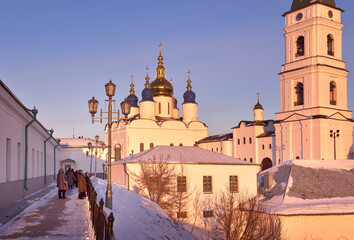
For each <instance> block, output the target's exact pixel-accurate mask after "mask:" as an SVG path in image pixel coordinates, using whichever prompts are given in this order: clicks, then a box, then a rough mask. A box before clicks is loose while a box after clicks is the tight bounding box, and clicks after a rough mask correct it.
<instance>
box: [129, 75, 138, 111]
mask: <svg viewBox="0 0 354 240" xmlns="http://www.w3.org/2000/svg"><path fill="white" fill-rule="evenodd" d="M131 79H132V83H131V84H130V94H129V96H128V97H127V101H128V102H129V103H130V106H132V107H139V106H138V97H137V96H136V95H135V90H134V84H133V74H132V75H131Z"/></svg>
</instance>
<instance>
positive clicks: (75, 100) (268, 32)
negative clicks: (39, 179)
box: [0, 0, 354, 139]
mask: <svg viewBox="0 0 354 240" xmlns="http://www.w3.org/2000/svg"><path fill="white" fill-rule="evenodd" d="M291 4H292V1H291V0H272V1H261V0H256V1H231V0H230V1H211V0H200V1H199V0H198V1H197V0H196V1H184V0H181V1H162V0H161V1H160V0H156V1H137V0H132V1H113V0H112V1H110V0H107V1H92V0H85V1H83V0H77V1H70V0H62V1H47V0H33V1H28V0H3V1H0V30H1V32H0V33H1V37H0V79H1V80H2V81H3V82H4V83H5V84H6V85H7V86H8V87H9V88H10V90H11V91H12V92H13V93H14V94H15V95H16V96H17V97H18V98H19V99H20V101H21V102H22V103H23V104H24V105H25V106H26V107H27V108H33V106H36V108H37V109H38V111H39V112H38V115H37V117H38V120H39V121H40V122H41V123H42V124H43V125H44V126H45V127H47V128H48V129H50V128H51V127H53V129H54V137H61V138H64V137H72V135H73V128H75V137H78V136H84V137H88V138H94V136H95V135H96V134H99V135H100V137H101V139H103V137H104V126H105V124H104V123H103V124H100V123H95V124H93V125H92V123H91V118H90V114H89V112H88V104H87V101H88V100H89V99H90V98H91V97H92V96H95V98H96V99H97V100H99V109H100V108H104V100H105V99H107V97H106V96H105V90H104V85H105V84H106V83H107V82H108V81H109V80H110V79H112V81H113V82H114V83H115V84H116V85H117V90H116V95H115V96H114V97H113V99H114V100H116V101H117V103H120V102H121V101H123V100H124V98H125V97H127V96H128V95H129V89H130V82H131V79H130V76H131V74H133V75H134V84H135V90H136V95H137V96H138V98H139V101H140V100H141V91H142V90H143V88H144V83H145V79H144V78H145V75H146V70H145V68H146V67H147V66H148V67H149V69H150V70H149V75H150V78H151V80H153V79H154V78H155V76H156V70H155V68H156V66H157V57H158V53H159V47H158V45H159V43H160V42H161V43H162V55H163V57H164V64H165V68H166V78H167V79H170V78H173V86H174V93H175V96H176V98H177V100H178V108H179V109H180V115H181V112H182V106H181V103H182V102H183V93H184V92H185V91H186V81H187V78H188V74H187V71H188V70H189V69H190V71H191V80H192V87H193V91H194V92H195V93H196V95H197V98H196V101H197V103H198V110H199V120H200V121H202V122H204V123H205V124H206V125H207V126H208V127H209V130H208V133H209V134H210V135H212V134H219V133H229V132H231V128H232V127H234V126H236V125H238V123H239V121H241V120H252V119H253V112H252V109H253V107H254V105H255V104H256V102H257V96H256V93H257V92H260V102H261V104H262V105H263V108H264V117H265V119H275V113H276V112H278V111H279V109H280V105H279V99H280V98H279V95H280V93H279V77H278V73H279V72H280V71H281V65H282V64H283V63H284V56H285V52H284V37H283V28H284V18H283V17H282V16H281V15H282V14H283V13H284V12H286V11H288V10H290V7H291ZM336 4H337V7H339V8H342V9H344V10H345V12H344V13H343V14H342V23H343V24H344V28H343V31H344V32H343V60H344V61H345V62H346V69H347V70H349V75H348V93H349V94H348V108H349V109H350V110H353V109H354V97H353V95H352V94H350V93H351V92H353V90H354V79H353V78H354V76H353V74H352V72H354V44H353V42H354V2H353V1H352V0H337V1H336Z"/></svg>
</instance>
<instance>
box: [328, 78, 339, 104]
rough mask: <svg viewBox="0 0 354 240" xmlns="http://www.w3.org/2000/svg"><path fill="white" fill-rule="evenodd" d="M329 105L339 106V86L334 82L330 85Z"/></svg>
mask: <svg viewBox="0 0 354 240" xmlns="http://www.w3.org/2000/svg"><path fill="white" fill-rule="evenodd" d="M329 104H331V105H337V86H336V83H335V82H334V81H332V82H330V84H329Z"/></svg>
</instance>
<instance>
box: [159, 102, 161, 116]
mask: <svg viewBox="0 0 354 240" xmlns="http://www.w3.org/2000/svg"><path fill="white" fill-rule="evenodd" d="M159 114H161V102H159Z"/></svg>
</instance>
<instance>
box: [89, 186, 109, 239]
mask: <svg viewBox="0 0 354 240" xmlns="http://www.w3.org/2000/svg"><path fill="white" fill-rule="evenodd" d="M87 196H88V200H89V202H90V211H91V218H92V225H93V228H94V229H95V234H96V239H97V240H103V239H105V240H115V239H116V237H115V235H114V232H113V222H114V217H113V213H112V212H111V213H110V214H109V216H107V213H106V212H105V211H104V210H103V204H104V202H103V199H102V198H101V200H100V201H99V202H97V193H96V191H95V188H94V187H93V186H92V183H91V180H90V179H88V182H87Z"/></svg>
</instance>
